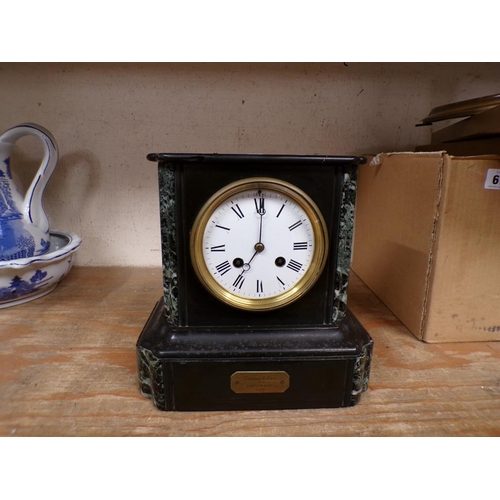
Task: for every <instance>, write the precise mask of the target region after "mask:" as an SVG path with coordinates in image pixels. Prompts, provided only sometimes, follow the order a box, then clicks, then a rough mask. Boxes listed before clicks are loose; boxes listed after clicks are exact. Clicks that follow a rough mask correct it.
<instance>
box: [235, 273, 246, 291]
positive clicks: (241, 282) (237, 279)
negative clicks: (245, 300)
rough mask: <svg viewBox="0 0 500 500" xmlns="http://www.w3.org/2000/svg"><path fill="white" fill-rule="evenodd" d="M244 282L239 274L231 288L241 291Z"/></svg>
mask: <svg viewBox="0 0 500 500" xmlns="http://www.w3.org/2000/svg"><path fill="white" fill-rule="evenodd" d="M244 282H245V278H244V277H243V275H242V274H239V275H238V277H237V278H236V279H235V280H234V283H233V286H234V288H236V287H238V288H239V289H240V290H241V287H242V286H243V283H244Z"/></svg>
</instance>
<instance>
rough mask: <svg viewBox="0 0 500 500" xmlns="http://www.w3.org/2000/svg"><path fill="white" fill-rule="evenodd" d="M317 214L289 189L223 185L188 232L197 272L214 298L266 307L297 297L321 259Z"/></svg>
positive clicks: (258, 183) (322, 233)
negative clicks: (190, 232) (189, 232)
mask: <svg viewBox="0 0 500 500" xmlns="http://www.w3.org/2000/svg"><path fill="white" fill-rule="evenodd" d="M327 248H328V238H327V232H326V226H325V223H324V220H323V217H322V216H321V213H320V211H319V209H318V208H317V206H316V205H315V204H314V202H313V201H312V200H311V199H310V198H309V197H308V196H307V195H306V194H305V193H304V192H302V191H301V190H299V189H298V188H296V187H295V186H293V185H291V184H288V183H285V182H283V181H279V180H277V179H267V178H258V179H256V178H250V179H244V180H242V181H238V182H236V183H233V184H230V185H229V186H226V187H225V188H224V189H222V190H220V191H219V192H217V193H216V194H215V195H214V196H213V197H212V198H211V199H210V200H209V201H208V202H207V203H206V204H205V206H204V207H203V208H202V210H201V211H200V213H199V215H198V217H197V220H196V221H195V224H194V226H193V231H192V234H191V256H192V261H193V265H194V268H195V271H196V273H197V275H198V277H199V278H200V280H201V281H202V283H203V284H204V285H205V286H206V287H207V289H208V290H209V291H210V292H211V293H213V294H214V295H215V296H216V297H217V298H219V299H220V300H223V301H224V302H226V303H228V304H230V305H232V306H234V307H238V308H241V309H248V310H269V309H275V308H278V307H283V306H285V305H287V304H289V303H291V302H293V301H295V300H297V299H298V298H299V297H301V296H302V295H303V294H304V293H306V292H307V290H309V289H310V287H311V286H312V285H313V284H314V283H315V282H316V280H317V278H318V277H319V274H320V273H321V271H322V269H323V267H324V264H325V261H326V256H327Z"/></svg>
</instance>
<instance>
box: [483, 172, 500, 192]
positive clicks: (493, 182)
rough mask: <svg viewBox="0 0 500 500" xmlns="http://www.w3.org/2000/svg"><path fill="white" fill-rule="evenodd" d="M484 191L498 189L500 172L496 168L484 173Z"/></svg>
mask: <svg viewBox="0 0 500 500" xmlns="http://www.w3.org/2000/svg"><path fill="white" fill-rule="evenodd" d="M484 189H500V170H499V169H497V168H490V169H488V172H487V173H486V180H485V181H484Z"/></svg>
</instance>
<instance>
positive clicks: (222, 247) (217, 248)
mask: <svg viewBox="0 0 500 500" xmlns="http://www.w3.org/2000/svg"><path fill="white" fill-rule="evenodd" d="M210 251H211V252H225V251H226V245H217V246H215V247H210Z"/></svg>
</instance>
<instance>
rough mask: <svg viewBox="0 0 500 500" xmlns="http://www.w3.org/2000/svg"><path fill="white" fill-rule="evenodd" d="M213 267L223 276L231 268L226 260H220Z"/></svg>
mask: <svg viewBox="0 0 500 500" xmlns="http://www.w3.org/2000/svg"><path fill="white" fill-rule="evenodd" d="M215 269H217V271H218V272H219V274H220V275H221V276H224V275H225V274H226V273H227V272H228V271H229V270H230V269H231V264H229V261H227V260H226V261H224V262H221V263H220V264H219V265H218V266H215Z"/></svg>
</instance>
